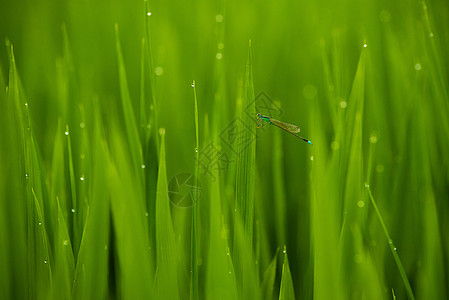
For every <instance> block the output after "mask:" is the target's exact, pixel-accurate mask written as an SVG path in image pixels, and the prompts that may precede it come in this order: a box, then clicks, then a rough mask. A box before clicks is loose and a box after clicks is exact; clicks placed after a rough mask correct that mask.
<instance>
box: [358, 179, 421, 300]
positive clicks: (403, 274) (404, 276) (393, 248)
mask: <svg viewBox="0 0 449 300" xmlns="http://www.w3.org/2000/svg"><path fill="white" fill-rule="evenodd" d="M365 187H366V188H367V190H368V194H369V198H370V199H371V204H372V205H373V207H374V210H375V211H376V215H377V217H378V218H379V222H380V225H382V229H383V231H384V233H385V237H386V238H387V241H388V245H389V246H390V251H391V254H393V258H394V261H395V262H396V265H397V267H398V269H399V273H400V274H401V278H402V281H403V282H404V286H405V290H406V291H407V295H408V297H409V298H410V299H412V300H414V299H415V296H414V294H413V291H412V287H411V286H410V282H409V281H408V278H407V273H406V272H405V269H404V266H403V265H402V263H401V259H400V258H399V255H398V252H397V251H396V246H395V245H394V243H393V240H392V239H391V237H390V234H389V233H388V229H387V226H386V225H385V223H384V220H383V218H382V215H381V214H380V211H379V208H378V207H377V204H376V201H375V200H374V197H373V194H372V193H371V189H370V187H369V185H365Z"/></svg>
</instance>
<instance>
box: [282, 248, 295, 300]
mask: <svg viewBox="0 0 449 300" xmlns="http://www.w3.org/2000/svg"><path fill="white" fill-rule="evenodd" d="M284 299H285V300H289V299H295V290H294V289H293V280H292V274H291V272H290V266H289V265H288V257H287V247H286V246H285V245H284V263H283V264H282V277H281V290H280V292H279V300H284Z"/></svg>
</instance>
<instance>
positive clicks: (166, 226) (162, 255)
mask: <svg viewBox="0 0 449 300" xmlns="http://www.w3.org/2000/svg"><path fill="white" fill-rule="evenodd" d="M161 133H162V136H161V151H160V155H159V174H158V183H157V197H156V247H157V249H156V257H157V259H156V262H157V270H156V277H155V282H154V285H155V293H156V294H155V295H156V298H160V299H162V298H163V299H179V296H180V295H179V287H178V279H177V276H178V274H177V262H178V255H177V252H176V249H177V248H176V244H175V233H174V231H173V223H172V219H171V214H170V199H169V197H168V183H167V171H166V165H165V130H164V129H161Z"/></svg>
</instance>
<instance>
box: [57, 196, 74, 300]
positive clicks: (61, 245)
mask: <svg viewBox="0 0 449 300" xmlns="http://www.w3.org/2000/svg"><path fill="white" fill-rule="evenodd" d="M56 200H57V205H58V224H57V235H56V239H55V241H56V242H55V263H54V272H53V274H54V280H53V291H52V292H53V295H52V296H53V298H54V299H70V298H71V295H72V284H73V277H74V274H75V259H74V257H73V250H72V245H71V242H70V236H69V232H68V230H67V226H66V224H65V217H64V214H63V212H62V210H61V206H60V205H59V199H56Z"/></svg>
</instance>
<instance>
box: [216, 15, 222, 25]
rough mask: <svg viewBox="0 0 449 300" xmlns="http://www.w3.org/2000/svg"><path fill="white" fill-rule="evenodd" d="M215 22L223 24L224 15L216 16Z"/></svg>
mask: <svg viewBox="0 0 449 300" xmlns="http://www.w3.org/2000/svg"><path fill="white" fill-rule="evenodd" d="M215 21H216V22H217V23H221V22H223V15H216V16H215Z"/></svg>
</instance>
